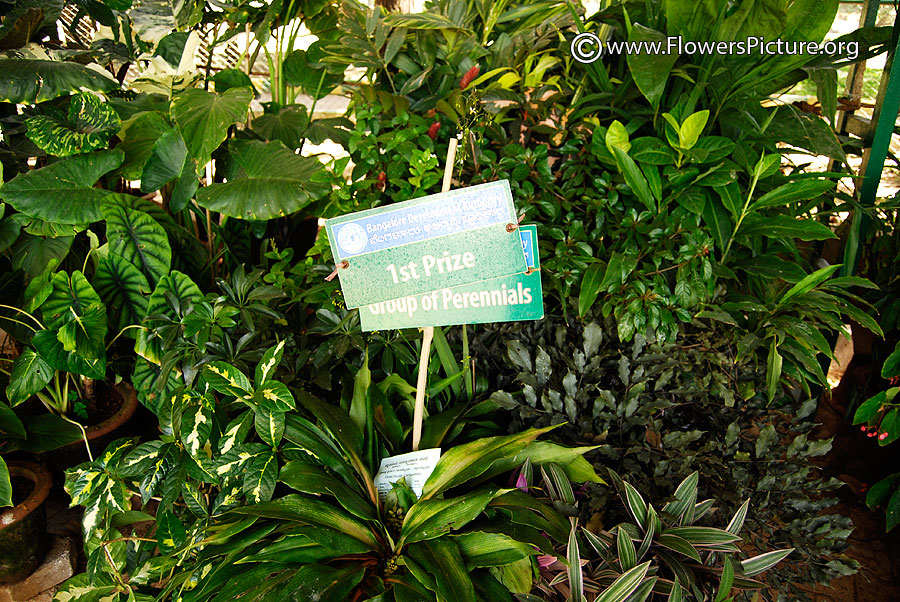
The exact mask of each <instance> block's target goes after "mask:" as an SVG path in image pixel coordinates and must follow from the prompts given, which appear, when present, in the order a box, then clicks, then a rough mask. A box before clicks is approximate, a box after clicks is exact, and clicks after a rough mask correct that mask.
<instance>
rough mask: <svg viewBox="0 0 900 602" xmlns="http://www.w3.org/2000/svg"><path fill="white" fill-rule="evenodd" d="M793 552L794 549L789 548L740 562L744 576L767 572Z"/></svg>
mask: <svg viewBox="0 0 900 602" xmlns="http://www.w3.org/2000/svg"><path fill="white" fill-rule="evenodd" d="M793 551H794V548H790V549H787V550H775V551H772V552H766V553H765V554H760V555H759V556H754V557H753V558H748V559H747V560H743V561H741V567H742V568H743V573H744V576H745V577H752V576H754V575H758V574H760V573H762V572H763V571H767V570H769V569H770V568H772V567H773V566H775V565H776V564H778V563H779V562H781V561H782V560H784V559H785V558H787V556H788V555H789V554H790V553H791V552H793Z"/></svg>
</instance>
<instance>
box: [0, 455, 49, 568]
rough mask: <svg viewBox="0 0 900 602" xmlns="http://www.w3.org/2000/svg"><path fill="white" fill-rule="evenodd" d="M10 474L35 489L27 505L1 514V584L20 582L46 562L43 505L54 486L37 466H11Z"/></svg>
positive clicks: (8, 509) (18, 463) (45, 529)
mask: <svg viewBox="0 0 900 602" xmlns="http://www.w3.org/2000/svg"><path fill="white" fill-rule="evenodd" d="M9 474H10V477H18V478H21V479H28V480H29V481H31V482H32V483H33V484H34V489H33V490H32V492H31V494H30V495H29V496H28V498H27V499H26V500H25V501H23V502H22V503H20V504H19V505H17V506H14V507H12V508H7V509H5V510H3V511H2V512H0V583H15V582H18V581H21V580H22V579H24V578H25V577H27V576H28V575H30V574H31V573H33V572H34V570H35V569H36V568H37V567H38V566H40V564H41V562H43V561H44V556H45V555H46V553H47V525H46V521H45V518H46V515H45V511H44V501H45V500H46V499H47V495H48V494H49V493H50V486H51V485H52V483H53V481H52V478H51V477H50V472H49V471H48V470H46V469H45V468H43V467H42V466H40V465H39V464H35V463H34V462H26V461H13V462H10V463H9Z"/></svg>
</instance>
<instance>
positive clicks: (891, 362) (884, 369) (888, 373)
mask: <svg viewBox="0 0 900 602" xmlns="http://www.w3.org/2000/svg"><path fill="white" fill-rule="evenodd" d="M897 376H900V343H898V344H897V346H896V347H895V348H894V351H893V353H891V354H890V355H889V356H888V357H887V359H886V360H884V365H882V366H881V378H885V379H890V378H895V377H897Z"/></svg>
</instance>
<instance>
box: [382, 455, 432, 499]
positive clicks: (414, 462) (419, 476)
mask: <svg viewBox="0 0 900 602" xmlns="http://www.w3.org/2000/svg"><path fill="white" fill-rule="evenodd" d="M440 459H441V449H440V448H439V447H438V448H434V449H423V450H420V451H415V452H410V453H408V454H401V455H399V456H392V457H390V458H384V459H383V460H382V461H381V466H380V467H379V468H378V474H376V475H375V487H376V488H377V489H378V497H380V498H381V501H384V500H385V499H387V496H388V493H390V492H391V484H392V483H396V482H397V481H399V480H400V479H402V478H403V477H406V484H407V485H409V487H410V488H411V489H412V490H413V491H414V492H415V494H416V496H417V497H418V496H421V495H422V487H424V485H425V481H427V480H428V477H430V476H431V473H432V471H433V470H434V467H435V466H437V463H438V460H440Z"/></svg>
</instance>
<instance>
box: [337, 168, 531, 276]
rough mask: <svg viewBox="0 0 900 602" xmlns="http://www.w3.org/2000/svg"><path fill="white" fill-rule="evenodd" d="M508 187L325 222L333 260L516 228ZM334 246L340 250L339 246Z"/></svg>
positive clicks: (469, 190) (453, 192) (434, 197)
mask: <svg viewBox="0 0 900 602" xmlns="http://www.w3.org/2000/svg"><path fill="white" fill-rule="evenodd" d="M514 214H515V212H514V209H513V204H512V194H511V193H510V190H509V182H507V181H506V180H502V181H499V182H491V183H489V184H480V185H478V186H470V187H469V188H460V189H457V190H451V191H450V192H444V193H441V194H437V195H431V196H427V197H423V198H421V199H415V200H412V201H405V202H402V203H397V204H395V205H387V206H384V207H378V208H376V209H368V210H366V211H359V212H357V213H353V214H351V215H347V216H341V217H335V218H331V219H329V220H327V222H326V226H327V228H328V236H329V238H330V240H331V241H332V244H333V250H334V251H335V259H336V260H337V261H341V260H344V259H348V258H350V257H356V256H358V255H365V254H367V253H374V252H376V251H383V250H385V249H393V248H395V247H400V246H403V245H408V244H411V243H417V242H422V241H425V240H430V239H433V238H439V237H441V236H448V235H451V234H459V233H461V232H469V231H472V230H478V229H480V228H485V227H487V226H494V225H496V224H507V223H510V222H514V221H515V219H514V217H513V216H514ZM335 243H336V244H335Z"/></svg>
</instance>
